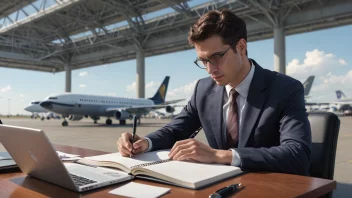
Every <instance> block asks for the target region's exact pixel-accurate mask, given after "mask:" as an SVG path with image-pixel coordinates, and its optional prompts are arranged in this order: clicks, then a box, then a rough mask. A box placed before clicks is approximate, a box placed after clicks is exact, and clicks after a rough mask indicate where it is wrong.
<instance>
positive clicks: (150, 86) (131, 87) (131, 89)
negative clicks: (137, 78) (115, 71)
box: [126, 81, 158, 93]
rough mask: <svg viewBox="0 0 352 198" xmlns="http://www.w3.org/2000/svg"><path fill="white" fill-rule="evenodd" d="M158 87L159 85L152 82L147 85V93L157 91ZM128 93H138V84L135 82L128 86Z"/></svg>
mask: <svg viewBox="0 0 352 198" xmlns="http://www.w3.org/2000/svg"><path fill="white" fill-rule="evenodd" d="M157 86H158V84H157V83H155V82H154V81H151V82H149V83H147V84H146V85H145V89H146V92H147V93H148V92H150V91H151V90H156V87H157ZM126 91H127V92H136V91H137V83H136V82H133V83H132V84H130V85H127V86H126Z"/></svg>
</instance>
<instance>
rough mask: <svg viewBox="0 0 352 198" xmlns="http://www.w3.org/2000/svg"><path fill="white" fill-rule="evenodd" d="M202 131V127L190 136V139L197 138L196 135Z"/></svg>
mask: <svg viewBox="0 0 352 198" xmlns="http://www.w3.org/2000/svg"><path fill="white" fill-rule="evenodd" d="M201 129H202V127H199V128H198V129H197V130H196V131H195V132H194V133H192V135H191V136H189V138H190V139H191V138H194V137H196V135H197V134H198V133H199V131H200V130H201Z"/></svg>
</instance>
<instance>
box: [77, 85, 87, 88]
mask: <svg viewBox="0 0 352 198" xmlns="http://www.w3.org/2000/svg"><path fill="white" fill-rule="evenodd" d="M79 87H80V88H86V87H87V85H85V84H80V85H79Z"/></svg>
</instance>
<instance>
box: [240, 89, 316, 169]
mask: <svg viewBox="0 0 352 198" xmlns="http://www.w3.org/2000/svg"><path fill="white" fill-rule="evenodd" d="M295 84H296V86H293V87H295V88H293V89H292V90H294V91H293V92H291V94H290V95H289V97H288V98H287V100H285V101H284V104H282V106H283V108H282V110H281V111H280V112H281V115H280V119H279V124H280V145H279V146H274V147H270V148H237V149H235V150H236V151H237V152H238V154H239V156H240V159H241V162H240V167H241V168H243V169H248V170H253V171H255V170H258V171H270V172H282V173H290V174H298V175H308V168H309V161H310V147H311V142H312V140H311V129H310V123H309V120H308V117H307V113H306V109H305V102H304V89H303V86H302V84H301V83H295Z"/></svg>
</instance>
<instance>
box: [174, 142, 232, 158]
mask: <svg viewBox="0 0 352 198" xmlns="http://www.w3.org/2000/svg"><path fill="white" fill-rule="evenodd" d="M169 158H170V159H173V160H179V161H194V162H201V163H216V164H231V161H232V151H229V150H216V149H213V148H211V147H210V146H208V145H205V144H203V143H201V142H198V141H197V140H195V139H193V138H192V139H186V140H181V141H178V142H176V143H175V144H174V146H173V147H172V149H171V151H170V153H169Z"/></svg>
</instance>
